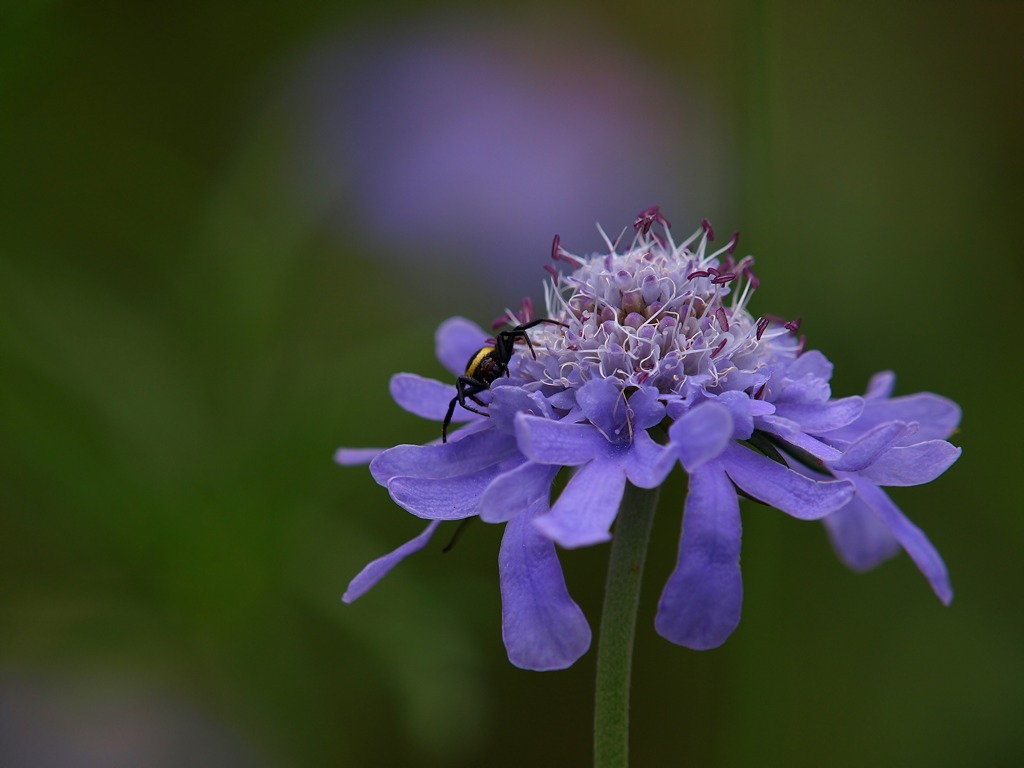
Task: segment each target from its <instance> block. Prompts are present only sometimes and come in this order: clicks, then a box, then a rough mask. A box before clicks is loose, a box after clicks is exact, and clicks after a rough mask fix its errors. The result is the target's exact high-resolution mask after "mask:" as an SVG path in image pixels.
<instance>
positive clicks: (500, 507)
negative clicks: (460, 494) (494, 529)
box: [480, 461, 559, 523]
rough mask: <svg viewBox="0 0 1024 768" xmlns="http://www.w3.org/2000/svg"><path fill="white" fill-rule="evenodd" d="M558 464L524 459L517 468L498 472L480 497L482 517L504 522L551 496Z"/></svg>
mask: <svg viewBox="0 0 1024 768" xmlns="http://www.w3.org/2000/svg"><path fill="white" fill-rule="evenodd" d="M558 470H559V467H557V466H552V465H550V464H534V463H533V462H532V461H524V462H523V463H522V464H520V465H519V466H518V467H516V468H515V469H512V470H509V471H508V472H505V473H504V474H501V475H498V476H497V477H496V478H494V480H493V481H492V482H491V484H490V485H488V486H487V489H486V490H485V491H484V495H483V497H482V498H481V499H480V519H481V520H483V521H484V522H485V523H504V522H505V521H507V520H511V519H512V518H513V517H517V516H518V515H519V513H520V512H522V511H523V510H525V509H526V508H527V507H530V506H531V505H533V504H534V503H536V502H537V501H538V500H540V499H543V500H544V501H545V502H546V501H547V500H548V499H550V497H551V483H552V481H554V479H555V475H556V474H558Z"/></svg>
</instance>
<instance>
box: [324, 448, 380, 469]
mask: <svg viewBox="0 0 1024 768" xmlns="http://www.w3.org/2000/svg"><path fill="white" fill-rule="evenodd" d="M383 450H384V449H383V448H339V449H338V450H336V451H335V452H334V463H335V464H340V465H341V466H343V467H358V466H359V465H360V464H369V463H370V462H371V461H373V460H374V459H375V458H376V457H377V454H379V453H381V452H382V451H383Z"/></svg>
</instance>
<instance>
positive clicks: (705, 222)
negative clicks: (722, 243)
mask: <svg viewBox="0 0 1024 768" xmlns="http://www.w3.org/2000/svg"><path fill="white" fill-rule="evenodd" d="M700 225H701V226H702V227H703V228H704V234H705V235H707V238H708V240H714V239H715V230H713V229H712V228H711V222H710V221H708V220H707V219H701V220H700Z"/></svg>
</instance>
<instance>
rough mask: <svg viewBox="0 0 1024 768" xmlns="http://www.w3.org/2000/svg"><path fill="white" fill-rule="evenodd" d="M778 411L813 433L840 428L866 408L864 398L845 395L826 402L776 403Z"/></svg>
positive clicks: (804, 429)
mask: <svg viewBox="0 0 1024 768" xmlns="http://www.w3.org/2000/svg"><path fill="white" fill-rule="evenodd" d="M775 407H776V411H775V412H776V413H777V414H778V415H779V416H782V417H783V418H786V419H789V420H790V421H795V422H796V423H797V424H799V425H800V428H801V429H803V431H804V432H809V433H811V434H813V435H817V434H820V433H822V432H830V431H831V430H833V429H839V428H840V427H844V426H846V425H847V424H849V423H851V422H852V421H854V420H855V419H856V418H857V417H858V416H860V414H861V412H862V411H863V410H864V398H862V397H858V396H854V397H844V398H842V399H840V400H829V401H828V402H826V403H820V404H819V403H802V402H784V403H776V404H775Z"/></svg>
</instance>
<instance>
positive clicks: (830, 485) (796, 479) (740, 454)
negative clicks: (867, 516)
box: [721, 444, 853, 520]
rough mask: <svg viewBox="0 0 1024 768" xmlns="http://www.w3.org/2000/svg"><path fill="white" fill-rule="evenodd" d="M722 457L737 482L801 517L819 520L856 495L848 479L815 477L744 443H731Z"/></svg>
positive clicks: (787, 512)
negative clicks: (773, 459)
mask: <svg viewBox="0 0 1024 768" xmlns="http://www.w3.org/2000/svg"><path fill="white" fill-rule="evenodd" d="M721 460H722V463H723V465H724V466H725V469H726V471H727V472H728V473H729V477H731V478H732V480H733V482H735V483H736V485H738V486H739V487H740V488H742V489H743V490H744V491H746V492H747V493H749V494H750V495H751V496H753V497H754V498H755V499H760V500H761V501H763V502H764V503H766V504H770V505H771V506H773V507H775V508H776V509H780V510H782V511H783V512H785V513H786V514H789V515H792V516H793V517H797V518H799V519H801V520H818V519H820V518H822V517H824V516H825V515H827V514H828V513H830V512H834V511H835V510H837V509H839V508H840V507H842V506H844V505H845V504H846V503H847V502H848V501H849V500H850V498H851V497H852V496H853V485H852V484H851V483H850V482H849V481H847V480H824V481H816V480H812V479H811V478H809V477H804V476H803V475H801V474H799V473H797V472H794V471H793V470H792V469H789V467H784V466H782V465H781V464H779V463H777V462H775V461H772V460H771V459H769V458H768V457H767V456H763V455H762V454H760V453H757V452H756V451H752V450H750V449H749V448H744V447H743V446H741V445H737V444H733V445H731V446H730V447H729V448H728V449H727V450H726V452H725V454H724V455H723V456H722V459H721Z"/></svg>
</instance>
